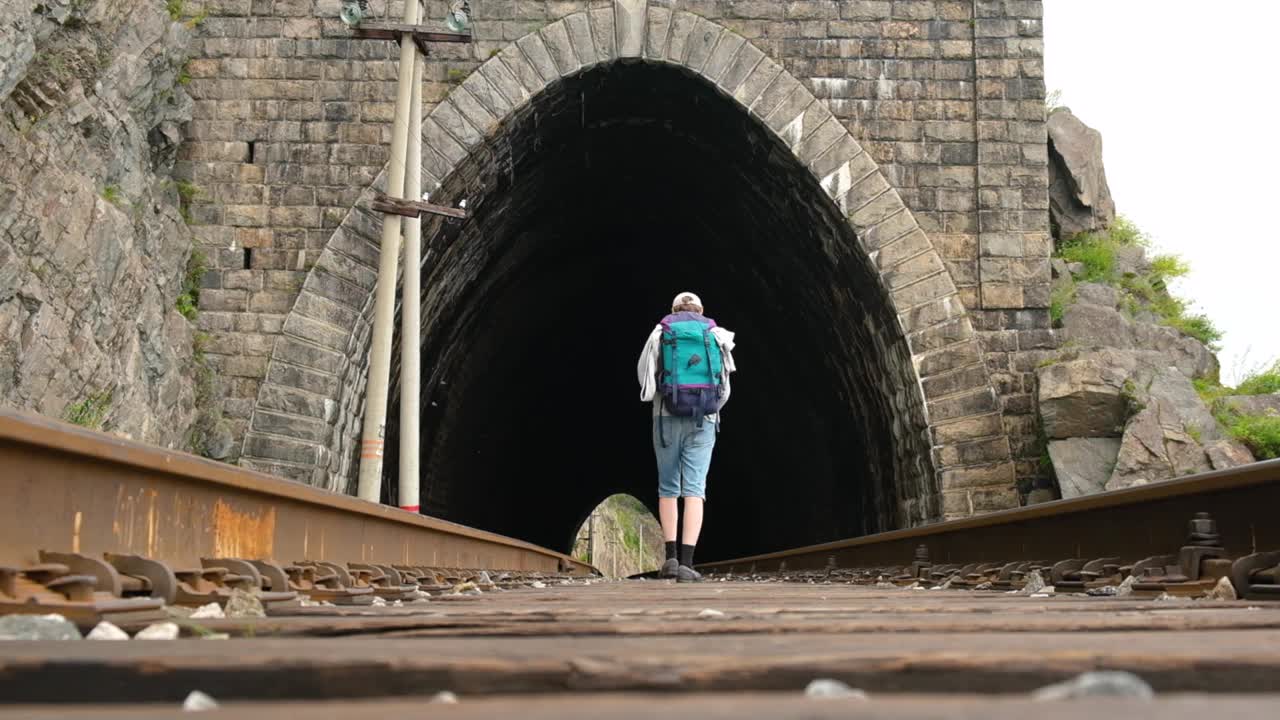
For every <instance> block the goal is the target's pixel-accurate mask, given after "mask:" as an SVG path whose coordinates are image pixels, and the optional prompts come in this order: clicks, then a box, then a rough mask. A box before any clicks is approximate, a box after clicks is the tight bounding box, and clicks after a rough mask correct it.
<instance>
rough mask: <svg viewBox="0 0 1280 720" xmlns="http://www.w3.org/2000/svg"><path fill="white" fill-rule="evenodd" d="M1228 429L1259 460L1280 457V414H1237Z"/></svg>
mask: <svg viewBox="0 0 1280 720" xmlns="http://www.w3.org/2000/svg"><path fill="white" fill-rule="evenodd" d="M1227 430H1228V431H1230V433H1231V436H1232V437H1234V438H1235V439H1236V440H1239V441H1240V442H1242V443H1244V445H1245V446H1246V447H1248V448H1249V450H1251V451H1252V452H1253V455H1254V457H1256V458H1258V459H1259V460H1273V459H1275V458H1280V415H1244V416H1236V417H1234V418H1233V419H1232V422H1231V423H1230V425H1228V426H1227Z"/></svg>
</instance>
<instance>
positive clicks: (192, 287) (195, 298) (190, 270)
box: [175, 250, 209, 322]
mask: <svg viewBox="0 0 1280 720" xmlns="http://www.w3.org/2000/svg"><path fill="white" fill-rule="evenodd" d="M208 269H209V268H208V263H207V260H206V258H205V256H204V253H202V252H200V251H199V250H192V251H191V257H190V258H188V259H187V270H186V272H185V273H184V274H183V276H182V292H180V293H178V299H177V301H176V302H175V306H176V307H177V308H178V312H180V313H182V317H184V318H186V319H188V320H190V321H192V322H195V319H196V315H197V314H199V306H200V282H201V280H203V279H204V274H205V272H206V271H207V270H208Z"/></svg>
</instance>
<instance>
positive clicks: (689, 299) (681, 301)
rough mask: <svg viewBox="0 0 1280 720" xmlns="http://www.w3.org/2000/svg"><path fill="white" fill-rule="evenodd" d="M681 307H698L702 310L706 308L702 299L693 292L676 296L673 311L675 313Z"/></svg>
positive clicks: (672, 305)
mask: <svg viewBox="0 0 1280 720" xmlns="http://www.w3.org/2000/svg"><path fill="white" fill-rule="evenodd" d="M680 305H697V306H698V307H700V308H701V307H705V306H704V305H703V304H702V299H701V298H699V297H698V296H697V295H694V294H693V293H691V292H682V293H680V294H679V295H677V296H676V299H675V300H672V301H671V309H672V310H673V311H674V310H675V309H676V307H677V306H680Z"/></svg>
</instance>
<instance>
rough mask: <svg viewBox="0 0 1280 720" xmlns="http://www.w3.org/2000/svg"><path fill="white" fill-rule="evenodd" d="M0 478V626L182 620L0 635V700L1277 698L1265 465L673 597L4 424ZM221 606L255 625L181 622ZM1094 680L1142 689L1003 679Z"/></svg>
mask: <svg viewBox="0 0 1280 720" xmlns="http://www.w3.org/2000/svg"><path fill="white" fill-rule="evenodd" d="M0 468H4V471H3V472H4V480H3V483H0V566H3V567H2V568H0V578H2V579H3V584H0V612H15V611H17V612H28V613H44V612H55V613H58V614H62V615H64V616H66V617H68V618H70V619H72V621H73V622H75V623H76V624H78V625H79V626H80V628H81V629H82V630H84V629H88V628H89V627H92V626H93V625H94V624H95V623H96V622H98V621H99V620H101V619H104V618H105V619H108V620H110V621H112V622H114V623H115V624H117V625H119V626H120V627H122V628H124V629H125V630H126V631H128V632H136V631H138V630H140V629H142V628H144V627H147V626H148V625H150V624H152V623H154V622H156V621H157V620H161V621H167V622H173V623H174V624H175V625H176V626H177V628H178V630H179V631H180V633H181V635H182V637H181V638H180V639H177V640H171V641H168V642H143V641H130V642H117V643H112V642H90V641H30V642H23V641H16V642H5V643H3V644H0V714H2V715H13V716H29V717H54V716H58V717H76V716H79V715H85V716H90V715H92V716H108V717H109V716H112V715H120V716H127V717H164V716H169V715H174V714H178V713H179V707H180V704H181V702H182V700H183V699H184V698H185V697H187V695H188V694H189V693H190V692H191V691H193V690H199V691H201V692H204V693H207V694H209V695H211V696H213V697H214V698H217V699H218V700H219V701H221V702H223V703H224V704H225V705H226V709H227V710H228V711H229V712H234V714H236V715H237V716H238V717H241V718H244V717H249V718H256V717H264V718H265V717H274V716H277V715H278V714H279V713H280V712H304V713H306V714H307V715H309V716H314V717H329V716H338V715H342V716H343V717H349V716H351V715H352V714H355V713H360V714H367V713H370V712H373V713H383V712H393V713H400V712H422V706H421V703H422V702H423V701H424V700H426V699H429V698H432V697H434V696H435V694H436V693H438V692H440V691H449V692H452V693H457V694H458V695H459V696H460V697H461V702H460V703H458V704H456V705H444V704H442V705H433V706H432V707H431V710H430V713H431V714H432V715H433V716H435V715H439V716H442V717H470V716H476V717H479V716H483V717H493V716H505V715H510V714H516V713H519V714H521V715H524V716H526V717H553V716H554V717H602V716H613V717H641V716H643V717H649V716H651V715H652V713H653V712H654V711H655V710H654V702H655V700H661V701H663V702H664V703H665V705H664V707H666V708H668V709H669V710H670V712H672V713H675V714H677V715H685V716H693V717H729V716H733V717H741V716H742V715H743V714H746V715H749V716H751V715H754V716H773V717H791V716H802V717H826V716H828V715H830V716H833V717H834V716H835V715H842V716H844V715H845V714H847V711H846V710H844V709H843V706H841V705H839V704H836V705H832V704H826V703H821V702H818V701H817V700H812V699H809V698H807V697H806V695H805V693H804V692H803V691H804V688H805V687H806V686H807V685H808V684H809V683H811V682H812V681H814V680H816V679H831V680H836V681H840V682H843V683H847V684H848V685H851V686H854V687H858V688H861V689H862V690H865V691H866V692H867V693H868V694H869V696H870V699H869V700H866V701H862V702H866V703H867V705H866V706H865V707H866V709H867V712H868V713H869V714H873V715H875V716H877V717H893V718H898V717H903V718H905V717H939V716H947V717H978V716H981V717H984V718H991V717H995V718H999V717H1004V716H1014V715H1018V716H1025V715H1027V714H1031V713H1034V714H1035V715H1037V716H1044V717H1051V718H1052V717H1059V716H1065V715H1066V714H1067V713H1068V712H1069V713H1071V714H1072V715H1073V716H1078V714H1079V713H1080V712H1117V711H1120V712H1133V711H1134V710H1135V709H1137V710H1138V712H1141V713H1144V714H1146V713H1149V712H1159V713H1160V714H1161V715H1162V716H1166V717H1175V718H1176V717H1191V716H1192V715H1193V714H1195V715H1196V716H1197V717H1200V716H1203V713H1204V712H1205V707H1207V706H1211V707H1214V708H1216V710H1215V712H1222V711H1226V712H1229V713H1234V714H1236V715H1238V716H1241V717H1274V708H1275V707H1277V706H1280V603H1274V602H1269V601H1270V600H1273V599H1280V594H1277V589H1280V580H1278V579H1277V573H1278V572H1280V568H1278V567H1277V566H1280V521H1276V520H1275V519H1274V518H1275V509H1276V508H1277V507H1280V503H1278V502H1277V501H1278V500H1280V462H1270V463H1258V464H1255V465H1252V466H1248V467H1245V468H1240V469H1237V470H1234V471H1231V472H1225V473H1211V474H1206V475H1202V476H1196V477H1192V478H1184V479H1181V480H1176V481H1172V482H1167V483H1158V484H1152V485H1150V486H1146V487H1142V488H1135V489H1131V490H1126V491H1121V492H1117V493H1109V494H1107V495H1102V496H1092V497H1088V498H1081V499H1077V500H1071V501H1063V502H1057V503H1049V504H1045V505H1040V506H1035V507H1030V508H1023V509H1020V510H1016V511H1009V512H1003V513H996V514H992V515H987V516H982V517H977V518H970V519H966V520H960V521H954V522H949V523H940V524H937V525H934V526H929V527H923V528H914V529H910V530H903V531H895V532H890V533H884V534H881V535H876V536H870V537H864V538H856V539H851V540H845V541H840V542H834V543H826V544H823V545H817V546H812V547H806V548H797V549H792V550H788V551H785V552H778V553H770V554H765V555H759V556H755V557H749V558H738V559H733V560H727V561H723V562H715V563H708V564H706V565H704V566H702V567H703V569H704V570H705V571H706V572H707V574H708V580H709V581H708V582H704V583H701V584H696V585H675V584H672V583H670V582H667V581H648V580H645V581H640V580H633V581H622V582H605V581H603V580H601V579H600V578H599V577H598V576H597V575H596V574H595V573H594V571H593V569H592V568H591V567H590V566H588V565H585V564H583V563H580V562H577V561H575V560H573V559H572V558H569V557H567V556H565V555H562V554H559V553H556V552H553V551H550V550H547V549H545V548H540V547H537V546H534V545H531V544H528V543H523V542H521V541H518V540H514V539H511V538H505V537H502V536H498V535H494V534H491V533H485V532H482V531H479V530H475V529H471V528H465V527H462V526H458V525H453V524H450V523H445V522H441V521H438V520H434V519H431V518H425V517H419V516H415V515H411V514H408V513H403V512H401V511H399V510H397V509H394V508H385V507H379V506H375V505H371V504H369V503H364V502H360V501H357V500H355V499H352V498H347V497H343V496H337V495H333V494H330V493H325V492H322V491H318V490H315V489H313V488H308V487H304V486H300V485H297V484H295V483H289V482H283V481H280V480H277V479H274V478H269V477H266V476H263V475H259V474H255V473H249V472H246V471H242V470H239V469H236V468H231V467H228V466H225V465H220V464H217V463H211V462H206V461H203V460H200V459H197V458H192V457H190V456H187V455H184V454H181V453H174V452H169V451H163V450H157V449H154V448H147V447H143V446H141V445H138V444H136V443H131V442H128V441H124V440H119V439H114V438H107V437H105V436H102V435H100V434H97V433H90V432H86V431H83V430H79V429H76V428H70V427H68V426H65V425H62V424H60V423H55V422H51V421H48V420H44V419H40V418H34V417H31V416H25V415H18V414H14V413H9V412H0ZM1228 588H1229V591H1228ZM1211 593H1212V594H1216V595H1217V596H1218V597H1223V596H1226V597H1230V596H1235V597H1236V598H1238V599H1234V600H1231V599H1225V600H1209V599H1202V598H1204V597H1205V596H1207V595H1209V594H1211ZM246 595H252V596H255V597H257V598H258V599H259V600H261V601H262V602H263V604H264V606H265V610H266V615H265V617H205V618H197V619H193V618H190V617H188V615H189V612H190V608H193V607H197V606H208V605H209V604H215V605H216V606H228V603H229V602H231V601H232V600H234V599H235V598H238V597H244V596H246ZM183 606H186V608H187V609H186V610H182V609H180V608H182V607H183ZM213 614H214V615H217V614H219V613H216V612H215V613H213ZM217 637H226V638H229V639H226V640H222V641H215V640H212V639H207V638H217ZM1095 670H1120V671H1127V672H1130V673H1134V674H1135V675H1136V676H1138V677H1140V678H1141V680H1142V681H1145V682H1146V683H1147V684H1149V686H1150V687H1151V688H1153V689H1154V691H1155V692H1156V693H1157V696H1156V700H1155V701H1154V703H1149V704H1146V705H1142V706H1137V705H1132V704H1126V703H1133V702H1135V701H1133V700H1108V699H1105V698H1092V699H1085V700H1082V701H1079V703H1078V704H1075V705H1072V704H1066V705H1062V706H1046V705H1045V704H1043V703H1035V702H1033V701H1032V700H1030V699H1029V698H1028V697H1027V696H1026V695H1025V693H1027V692H1029V691H1031V690H1033V689H1035V688H1038V687H1041V686H1044V685H1046V684H1049V683H1053V682H1058V681H1062V680H1065V679H1068V678H1071V677H1072V676H1075V675H1077V674H1078V673H1081V672H1086V671H1095ZM1188 692H1191V693H1214V696H1213V697H1212V700H1211V702H1209V701H1206V700H1205V699H1203V698H1197V697H1191V696H1185V695H1181V694H1180V693H1188ZM975 693H976V694H985V695H981V696H975ZM1273 693H1274V694H1273ZM395 698H401V699H400V700H396V699H395ZM281 701H287V705H281V704H279V703H280V702H281ZM67 703H71V705H68V704H67ZM134 703H146V705H135V704H134ZM414 708H417V710H416V711H415V710H414Z"/></svg>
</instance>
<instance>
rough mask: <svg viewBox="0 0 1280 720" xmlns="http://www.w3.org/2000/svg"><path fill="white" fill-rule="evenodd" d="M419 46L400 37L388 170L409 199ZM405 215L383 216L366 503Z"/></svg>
mask: <svg viewBox="0 0 1280 720" xmlns="http://www.w3.org/2000/svg"><path fill="white" fill-rule="evenodd" d="M404 21H405V24H407V25H415V24H417V22H418V0H405V6H404ZM417 52H418V47H417V45H415V44H414V42H413V35H412V34H411V33H404V34H403V35H401V36H400V67H399V79H398V84H397V88H396V89H397V92H396V110H395V117H394V121H393V122H392V125H391V160H390V162H389V163H388V167H387V194H388V195H390V196H391V197H395V198H403V197H404V166H405V153H406V151H407V149H408V143H409V103H410V101H411V100H412V99H413V77H414V67H415V66H416V62H415V60H416V55H417ZM400 220H401V217H400V216H399V215H393V214H390V213H384V214H383V216H382V245H381V249H380V257H379V262H378V286H377V290H376V291H375V294H374V313H373V333H372V338H371V340H370V348H369V379H368V384H367V385H366V389H365V406H364V424H363V427H362V428H361V431H360V483H359V488H358V492H359V496H360V499H361V500H368V501H370V502H375V503H376V502H379V501H380V500H381V499H382V457H383V451H384V449H385V448H384V443H385V440H386V436H387V385H388V383H389V381H390V375H391V335H392V330H393V327H392V326H393V324H394V321H395V309H396V273H397V270H398V264H399V260H400Z"/></svg>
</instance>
